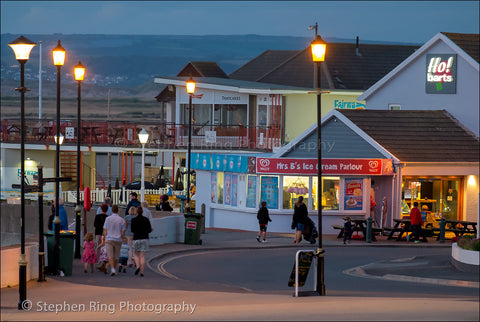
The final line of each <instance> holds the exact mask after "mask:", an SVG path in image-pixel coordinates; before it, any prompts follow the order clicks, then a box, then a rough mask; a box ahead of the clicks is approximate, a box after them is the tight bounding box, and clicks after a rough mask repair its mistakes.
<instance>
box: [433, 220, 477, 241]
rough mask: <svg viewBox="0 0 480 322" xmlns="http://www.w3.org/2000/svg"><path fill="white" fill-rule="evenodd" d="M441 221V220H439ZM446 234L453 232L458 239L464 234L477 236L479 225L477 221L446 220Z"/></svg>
mask: <svg viewBox="0 0 480 322" xmlns="http://www.w3.org/2000/svg"><path fill="white" fill-rule="evenodd" d="M437 220H438V221H440V220H441V219H437ZM445 232H452V233H454V234H455V236H456V237H459V236H462V235H464V234H474V235H476V234H477V223H476V222H475V221H466V220H455V219H445Z"/></svg>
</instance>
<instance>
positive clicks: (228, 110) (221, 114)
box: [214, 104, 247, 126]
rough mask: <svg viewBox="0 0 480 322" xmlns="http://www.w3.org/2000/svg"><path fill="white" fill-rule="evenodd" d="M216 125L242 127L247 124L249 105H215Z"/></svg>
mask: <svg viewBox="0 0 480 322" xmlns="http://www.w3.org/2000/svg"><path fill="white" fill-rule="evenodd" d="M214 110H215V111H214V124H215V125H223V126H241V125H246V124H247V104H215V108H214Z"/></svg>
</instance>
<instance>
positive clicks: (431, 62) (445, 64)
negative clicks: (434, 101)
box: [425, 54, 457, 94]
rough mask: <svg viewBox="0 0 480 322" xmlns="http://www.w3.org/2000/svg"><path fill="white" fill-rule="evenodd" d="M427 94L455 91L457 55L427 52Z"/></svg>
mask: <svg viewBox="0 0 480 322" xmlns="http://www.w3.org/2000/svg"><path fill="white" fill-rule="evenodd" d="M425 91H426V93H427V94H455V93H456V92H457V55H456V54H428V55H427V62H426V83H425Z"/></svg>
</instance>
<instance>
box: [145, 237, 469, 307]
mask: <svg viewBox="0 0 480 322" xmlns="http://www.w3.org/2000/svg"><path fill="white" fill-rule="evenodd" d="M304 249H309V248H308V246H307V247H305V248H304ZM297 250H298V248H270V249H241V250H215V251H201V252H191V253H183V254H176V255H174V256H172V257H167V258H163V259H160V260H154V261H152V262H151V263H150V264H151V265H152V267H153V268H156V269H157V270H158V271H159V273H160V274H162V275H164V276H166V277H168V278H169V279H171V280H176V281H177V282H178V283H181V284H184V283H188V282H191V283H192V284H195V285H197V286H198V285H199V284H200V285H204V286H205V287H207V286H208V288H209V289H212V288H215V285H217V286H218V287H219V288H221V289H224V288H225V287H230V288H231V289H232V290H236V291H240V292H245V291H246V292H255V293H275V294H279V293H280V294H281V293H286V294H287V293H288V294H291V293H293V291H294V288H291V287H288V286H287V282H288V279H289V276H290V272H291V270H292V267H293V264H294V260H295V253H296V251H297ZM437 255H441V256H440V257H439V256H437ZM434 256H435V258H437V260H436V261H431V262H430V260H431V259H432V258H433V257H434ZM414 257H416V258H417V260H416V262H415V263H413V262H412V263H411V264H409V261H410V260H411V259H412V258H414ZM438 258H445V260H440V261H438ZM388 260H394V261H397V262H398V263H400V264H401V263H402V262H407V263H404V264H402V265H403V266H402V267H400V268H398V269H397V270H396V272H394V273H395V274H400V275H401V274H402V273H403V274H412V273H413V274H414V275H415V276H424V277H429V276H430V274H429V270H435V275H436V276H439V275H441V277H442V278H444V279H461V277H462V276H461V272H458V271H456V270H455V269H453V268H452V267H451V265H450V263H449V261H450V249H448V248H429V249H426V248H398V247H397V248H392V247H378V248H375V249H372V248H361V247H331V248H326V257H325V286H326V290H327V293H328V295H337V296H390V297H392V296H394V297H395V296H398V297H405V296H406V297H409V296H414V297H418V296H420V297H422V296H428V297H452V296H455V297H456V298H459V297H467V298H470V297H472V296H473V297H478V288H471V287H470V288H468V287H456V286H444V285H434V284H423V283H417V282H402V281H395V280H385V279H370V278H362V277H358V276H352V275H347V274H345V271H347V270H351V269H352V268H354V267H358V266H362V265H367V264H371V263H376V262H382V261H388ZM374 273H375V274H380V273H379V272H378V270H377V272H374ZM385 273H392V269H385ZM312 276H313V275H312V270H311V271H310V272H309V276H308V279H307V283H306V285H305V287H303V288H302V289H301V290H311V289H312V287H313V278H312ZM474 283H475V282H474ZM476 283H477V284H478V280H477V281H476Z"/></svg>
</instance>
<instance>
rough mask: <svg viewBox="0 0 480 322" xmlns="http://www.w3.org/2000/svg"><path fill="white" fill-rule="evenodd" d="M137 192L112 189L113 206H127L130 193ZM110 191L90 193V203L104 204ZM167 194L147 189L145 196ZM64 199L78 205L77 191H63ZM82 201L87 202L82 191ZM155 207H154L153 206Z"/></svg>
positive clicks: (179, 194)
mask: <svg viewBox="0 0 480 322" xmlns="http://www.w3.org/2000/svg"><path fill="white" fill-rule="evenodd" d="M132 191H135V192H136V193H137V194H139V193H140V192H139V190H130V189H123V188H122V189H112V190H111V194H110V198H111V200H112V204H117V205H126V204H128V202H129V201H130V200H129V198H128V196H129V195H130V192H132ZM107 193H108V190H107V189H95V190H91V191H90V201H91V202H92V203H102V202H103V201H104V200H105V198H106V197H107ZM166 193H167V189H166V188H161V189H145V196H149V195H155V196H158V197H160V196H161V195H164V194H166ZM172 194H174V195H176V196H184V195H185V194H186V192H185V191H172ZM62 199H63V200H64V201H65V202H70V203H76V202H77V192H76V191H62ZM80 200H85V198H84V191H80ZM151 206H153V205H151Z"/></svg>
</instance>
